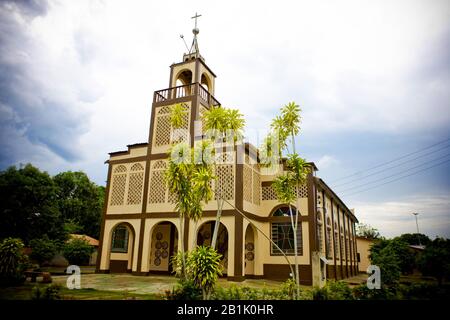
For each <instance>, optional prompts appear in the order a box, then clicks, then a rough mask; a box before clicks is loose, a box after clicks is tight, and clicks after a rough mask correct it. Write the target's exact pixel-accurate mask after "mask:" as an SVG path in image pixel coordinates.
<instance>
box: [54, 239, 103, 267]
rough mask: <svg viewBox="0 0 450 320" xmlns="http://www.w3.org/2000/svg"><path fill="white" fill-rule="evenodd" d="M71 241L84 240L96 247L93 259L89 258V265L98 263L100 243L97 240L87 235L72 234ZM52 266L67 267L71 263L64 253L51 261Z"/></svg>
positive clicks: (92, 255)
mask: <svg viewBox="0 0 450 320" xmlns="http://www.w3.org/2000/svg"><path fill="white" fill-rule="evenodd" d="M69 237H70V238H69V240H68V241H71V240H73V239H83V240H85V241H87V242H88V243H89V244H90V245H91V246H92V247H94V251H93V252H92V254H91V257H90V258H89V265H90V266H94V265H95V264H96V262H97V251H98V243H99V241H98V240H97V239H94V238H92V237H90V236H88V235H85V234H73V233H72V234H70V235H69ZM50 265H52V266H55V267H67V266H68V265H69V262H68V261H67V259H66V258H64V256H63V254H62V252H61V253H58V254H56V255H55V256H54V257H53V259H52V260H51V261H50Z"/></svg>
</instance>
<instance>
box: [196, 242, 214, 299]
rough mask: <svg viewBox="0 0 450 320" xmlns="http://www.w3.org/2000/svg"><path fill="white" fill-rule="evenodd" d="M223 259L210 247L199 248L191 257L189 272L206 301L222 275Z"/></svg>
mask: <svg viewBox="0 0 450 320" xmlns="http://www.w3.org/2000/svg"><path fill="white" fill-rule="evenodd" d="M221 257H222V255H221V254H219V253H217V251H216V250H215V249H214V248H212V247H209V246H198V247H197V248H196V249H195V250H194V251H192V252H191V254H190V256H189V260H188V261H189V262H188V270H189V271H188V272H189V274H190V275H191V278H192V280H193V281H194V283H195V284H196V286H197V287H198V288H201V289H202V293H203V299H204V300H209V298H210V296H211V293H212V292H213V290H214V286H215V284H216V282H217V279H218V277H219V275H222V270H221V265H220V259H221Z"/></svg>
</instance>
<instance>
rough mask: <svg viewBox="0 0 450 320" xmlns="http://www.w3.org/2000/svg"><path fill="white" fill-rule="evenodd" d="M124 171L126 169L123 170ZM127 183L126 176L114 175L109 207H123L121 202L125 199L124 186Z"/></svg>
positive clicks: (124, 174)
mask: <svg viewBox="0 0 450 320" xmlns="http://www.w3.org/2000/svg"><path fill="white" fill-rule="evenodd" d="M125 170H126V168H125ZM126 181H127V174H126V173H123V174H122V173H121V174H114V176H113V178H112V184H111V186H112V188H111V201H110V205H111V206H121V205H123V200H124V198H125V184H126Z"/></svg>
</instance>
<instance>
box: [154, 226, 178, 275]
mask: <svg viewBox="0 0 450 320" xmlns="http://www.w3.org/2000/svg"><path fill="white" fill-rule="evenodd" d="M177 251H178V231H177V228H176V226H175V225H174V224H173V223H171V222H168V221H165V222H160V223H158V224H157V225H155V226H154V227H153V231H152V233H151V246H150V263H149V265H150V268H149V269H150V272H152V271H154V272H162V273H167V272H172V265H171V263H170V257H172V256H173V255H174V254H175V253H176V252H177Z"/></svg>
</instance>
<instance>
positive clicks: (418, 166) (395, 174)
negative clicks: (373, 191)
mask: <svg viewBox="0 0 450 320" xmlns="http://www.w3.org/2000/svg"><path fill="white" fill-rule="evenodd" d="M448 156H450V153H448V154H445V155H444V156H441V157H439V158H436V159H433V160H432V161H436V160H441V159H443V158H445V157H448ZM449 160H450V159H449ZM429 162H430V161H429ZM429 162H427V163H421V164H419V165H417V166H414V167H411V168H408V169H406V170H403V171H400V172H397V173H394V174H391V175H389V176H386V177H383V178H379V179H376V180H372V181H369V182H367V183H364V184H361V185H359V186H354V187H350V188H347V189H344V190H340V191H339V192H347V191H349V190H352V189H358V188H361V187H364V186H366V185H369V184H373V183H376V182H379V181H383V180H386V179H389V178H392V177H395V176H398V175H400V174H403V173H406V172H408V171H411V170H412V169H416V168H420V167H422V166H424V165H426V164H428V163H429Z"/></svg>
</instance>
